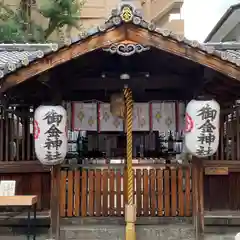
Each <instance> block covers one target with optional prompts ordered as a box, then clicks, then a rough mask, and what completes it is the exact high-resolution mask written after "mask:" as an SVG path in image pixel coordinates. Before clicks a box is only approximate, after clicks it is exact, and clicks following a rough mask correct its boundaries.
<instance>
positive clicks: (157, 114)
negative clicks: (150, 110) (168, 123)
mask: <svg viewBox="0 0 240 240" xmlns="http://www.w3.org/2000/svg"><path fill="white" fill-rule="evenodd" d="M161 117H162V116H161V114H160V112H157V113H156V115H155V118H156V119H157V121H158V122H159V121H160V118H161Z"/></svg>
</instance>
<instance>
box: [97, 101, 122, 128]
mask: <svg viewBox="0 0 240 240" xmlns="http://www.w3.org/2000/svg"><path fill="white" fill-rule="evenodd" d="M99 119H100V126H99V130H100V131H101V132H102V131H111V132H113V131H123V120H122V119H121V118H118V117H114V116H113V115H112V113H111V112H110V104H109V103H101V104H100V117H99Z"/></svg>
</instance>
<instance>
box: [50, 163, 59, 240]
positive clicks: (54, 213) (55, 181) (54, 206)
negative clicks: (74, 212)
mask: <svg viewBox="0 0 240 240" xmlns="http://www.w3.org/2000/svg"><path fill="white" fill-rule="evenodd" d="M60 170H61V165H56V166H53V167H52V168H51V202H50V217H51V219H50V221H51V225H50V239H54V240H59V239H60V215H59V199H60Z"/></svg>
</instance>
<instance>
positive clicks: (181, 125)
mask: <svg viewBox="0 0 240 240" xmlns="http://www.w3.org/2000/svg"><path fill="white" fill-rule="evenodd" d="M178 109H179V116H178V126H179V131H180V132H181V131H184V130H185V112H186V106H185V103H183V102H180V103H178Z"/></svg>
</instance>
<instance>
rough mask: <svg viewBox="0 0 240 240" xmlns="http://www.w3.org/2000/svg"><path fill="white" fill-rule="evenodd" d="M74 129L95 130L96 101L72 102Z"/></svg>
mask: <svg viewBox="0 0 240 240" xmlns="http://www.w3.org/2000/svg"><path fill="white" fill-rule="evenodd" d="M72 118H73V119H72V123H73V129H74V130H83V131H97V103H83V102H74V103H73V116H72Z"/></svg>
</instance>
